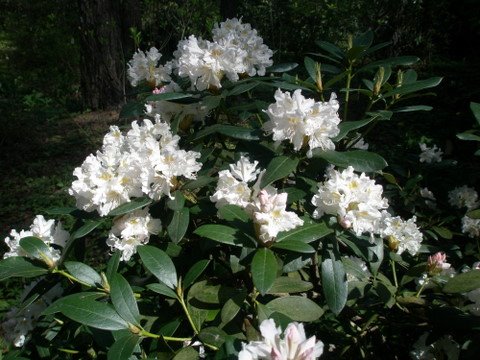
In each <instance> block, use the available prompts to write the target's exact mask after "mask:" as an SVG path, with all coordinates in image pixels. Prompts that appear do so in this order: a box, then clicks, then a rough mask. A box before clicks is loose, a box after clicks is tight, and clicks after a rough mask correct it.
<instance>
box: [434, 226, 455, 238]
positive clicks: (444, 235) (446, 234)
mask: <svg viewBox="0 0 480 360" xmlns="http://www.w3.org/2000/svg"><path fill="white" fill-rule="evenodd" d="M432 229H433V231H435V232H436V233H437V234H438V235H440V237H442V238H444V239H448V240H450V239H451V238H452V237H453V234H452V232H451V231H450V230H448V229H447V228H445V227H443V226H433V227H432Z"/></svg>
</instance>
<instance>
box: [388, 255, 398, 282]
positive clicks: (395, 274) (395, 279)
mask: <svg viewBox="0 0 480 360" xmlns="http://www.w3.org/2000/svg"><path fill="white" fill-rule="evenodd" d="M390 264H391V265H392V273H393V282H394V284H395V287H396V288H397V289H398V280H397V270H396V268H395V261H393V260H390Z"/></svg>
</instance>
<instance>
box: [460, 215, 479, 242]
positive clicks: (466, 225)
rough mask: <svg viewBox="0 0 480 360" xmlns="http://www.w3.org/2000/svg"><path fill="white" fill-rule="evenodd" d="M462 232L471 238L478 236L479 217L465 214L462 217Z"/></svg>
mask: <svg viewBox="0 0 480 360" xmlns="http://www.w3.org/2000/svg"><path fill="white" fill-rule="evenodd" d="M462 232H463V233H464V234H467V235H468V236H469V237H471V238H475V237H478V238H480V219H472V218H470V217H469V216H468V215H465V216H464V217H463V218H462Z"/></svg>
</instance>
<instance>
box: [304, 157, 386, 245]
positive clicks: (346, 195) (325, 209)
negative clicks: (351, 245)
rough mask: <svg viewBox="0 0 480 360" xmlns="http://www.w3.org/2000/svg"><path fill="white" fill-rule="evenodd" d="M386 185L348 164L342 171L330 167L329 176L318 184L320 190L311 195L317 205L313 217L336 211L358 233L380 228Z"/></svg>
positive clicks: (343, 223) (344, 225) (346, 225)
mask: <svg viewBox="0 0 480 360" xmlns="http://www.w3.org/2000/svg"><path fill="white" fill-rule="evenodd" d="M382 193H383V188H382V186H381V185H376V184H375V181H374V180H372V179H370V178H369V177H368V176H366V175H365V174H364V173H362V174H361V175H360V176H359V175H357V174H355V173H354V170H353V167H351V166H349V167H348V168H347V169H345V170H343V171H341V172H340V171H337V170H335V169H333V168H332V169H330V170H328V171H327V179H326V181H325V182H323V183H319V184H318V192H317V194H316V195H314V196H313V198H312V204H313V205H315V206H316V209H315V211H314V212H313V217H314V218H315V219H318V218H320V217H322V216H323V215H324V214H330V215H336V216H337V217H338V220H339V223H340V224H341V225H342V226H343V227H345V228H352V230H353V231H354V232H355V234H356V235H357V236H360V235H361V234H363V233H365V232H368V233H379V232H380V227H379V226H380V219H381V217H382V214H381V210H382V209H386V208H387V207H388V201H387V199H385V198H383V197H382Z"/></svg>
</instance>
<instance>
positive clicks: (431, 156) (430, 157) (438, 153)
mask: <svg viewBox="0 0 480 360" xmlns="http://www.w3.org/2000/svg"><path fill="white" fill-rule="evenodd" d="M418 145H419V146H420V150H421V151H422V152H421V153H420V162H425V163H427V164H431V163H433V162H440V161H442V155H443V151H442V150H441V149H439V148H438V147H437V145H433V147H431V148H430V147H428V146H427V145H426V144H424V143H419V144H418Z"/></svg>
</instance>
